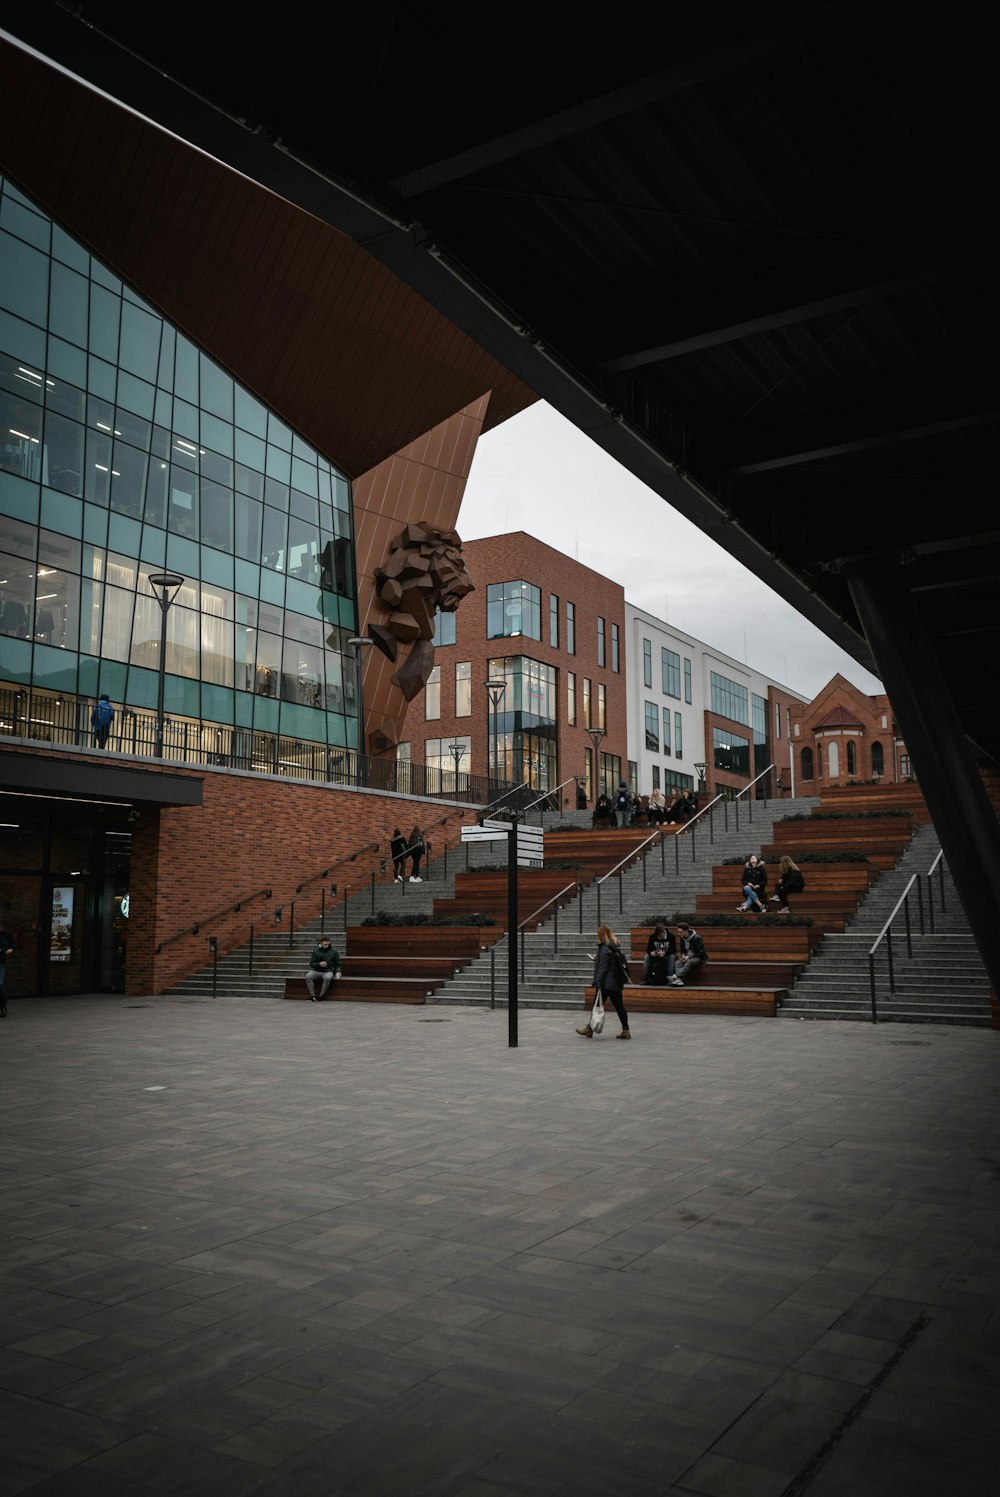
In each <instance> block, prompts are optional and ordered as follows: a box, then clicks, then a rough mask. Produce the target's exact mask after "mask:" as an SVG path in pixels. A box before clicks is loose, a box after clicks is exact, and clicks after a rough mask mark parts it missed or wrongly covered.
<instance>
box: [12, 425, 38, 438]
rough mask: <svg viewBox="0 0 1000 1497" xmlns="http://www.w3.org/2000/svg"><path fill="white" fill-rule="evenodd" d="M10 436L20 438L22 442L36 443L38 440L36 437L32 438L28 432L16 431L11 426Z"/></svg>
mask: <svg viewBox="0 0 1000 1497" xmlns="http://www.w3.org/2000/svg"><path fill="white" fill-rule="evenodd" d="M10 434H11V436H12V437H20V438H21V441H22V442H37V441H38V438H37V437H33V436H32V435H31V434H30V432H26V431H18V430H17V428H16V427H13V426H12V427H11V428H10Z"/></svg>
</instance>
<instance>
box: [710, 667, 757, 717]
mask: <svg viewBox="0 0 1000 1497" xmlns="http://www.w3.org/2000/svg"><path fill="white" fill-rule="evenodd" d="M710 681H711V691H712V711H713V712H717V713H718V714H719V716H720V717H728V718H729V720H730V722H734V723H742V724H743V726H744V727H746V728H749V726H750V693H749V692H748V691H747V689H746V687H745V686H743V685H742V684H741V683H740V682H739V681H731V680H730V679H729V677H728V676H720V675H718V673H717V672H716V671H712V673H711V677H710Z"/></svg>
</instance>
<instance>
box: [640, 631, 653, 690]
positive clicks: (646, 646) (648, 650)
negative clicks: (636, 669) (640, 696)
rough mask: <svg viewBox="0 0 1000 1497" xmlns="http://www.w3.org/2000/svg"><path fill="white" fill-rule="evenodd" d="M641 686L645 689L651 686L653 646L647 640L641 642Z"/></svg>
mask: <svg viewBox="0 0 1000 1497" xmlns="http://www.w3.org/2000/svg"><path fill="white" fill-rule="evenodd" d="M642 684H643V686H645V687H647V688H648V687H651V686H652V684H653V646H652V645H651V644H650V642H649V640H648V639H644V640H643V642H642Z"/></svg>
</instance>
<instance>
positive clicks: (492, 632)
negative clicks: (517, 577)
mask: <svg viewBox="0 0 1000 1497" xmlns="http://www.w3.org/2000/svg"><path fill="white" fill-rule="evenodd" d="M486 635H487V638H488V639H506V638H512V637H514V636H515V635H524V636H525V637H526V638H527V639H541V637H542V594H541V592H540V590H539V589H538V588H537V587H534V586H533V585H532V583H530V582H491V583H490V584H489V586H488V587H487V589H486Z"/></svg>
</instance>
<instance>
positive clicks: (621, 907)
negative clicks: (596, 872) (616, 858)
mask: <svg viewBox="0 0 1000 1497" xmlns="http://www.w3.org/2000/svg"><path fill="white" fill-rule="evenodd" d="M618 913H619V915H623V914H624V913H625V870H624V868H619V870H618Z"/></svg>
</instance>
